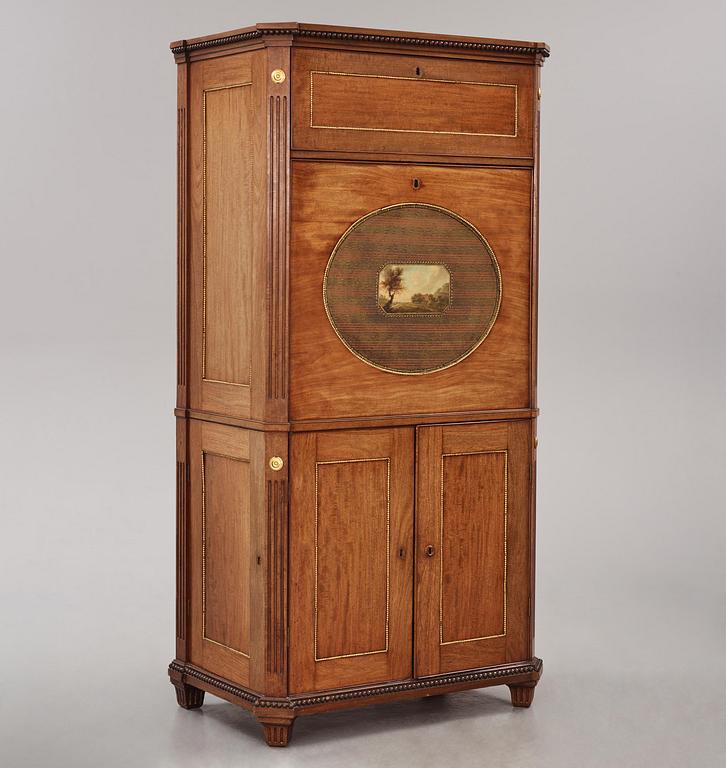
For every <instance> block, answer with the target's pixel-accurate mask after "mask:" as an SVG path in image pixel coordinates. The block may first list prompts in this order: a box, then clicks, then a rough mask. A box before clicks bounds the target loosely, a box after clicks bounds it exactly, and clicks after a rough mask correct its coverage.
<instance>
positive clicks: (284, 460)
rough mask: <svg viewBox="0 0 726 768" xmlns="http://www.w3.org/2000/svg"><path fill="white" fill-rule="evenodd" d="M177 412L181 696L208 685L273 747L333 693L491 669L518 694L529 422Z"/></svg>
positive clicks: (432, 684)
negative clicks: (292, 421) (368, 421)
mask: <svg viewBox="0 0 726 768" xmlns="http://www.w3.org/2000/svg"><path fill="white" fill-rule="evenodd" d="M179 424H180V432H179V435H180V438H179V446H180V465H182V466H183V465H186V467H187V471H186V479H185V478H184V476H183V474H182V475H180V480H179V498H180V502H179V539H178V546H179V563H180V566H179V590H178V620H179V631H178V642H177V647H178V650H177V660H176V661H175V662H173V663H172V665H171V667H170V675H171V678H172V682H173V683H174V685H175V687H176V690H177V696H178V701H179V704H180V706H182V707H184V708H186V709H194V708H197V707H199V706H201V705H202V701H203V692H204V691H209V692H211V693H214V694H217V695H220V696H222V697H223V698H227V699H229V700H230V701H234V702H235V703H238V704H242V705H243V706H246V707H248V708H250V709H252V710H253V712H254V714H255V715H256V716H257V717H258V719H259V720H260V721H261V722H262V723H263V725H265V733H266V737H267V740H268V743H270V744H274V745H283V744H284V743H286V742H287V739H288V738H289V728H290V727H291V724H292V720H293V719H294V717H296V716H297V715H300V714H307V713H310V712H315V711H320V710H322V709H327V708H331V707H345V706H358V705H361V704H367V703H373V702H377V701H384V700H387V699H391V698H399V697H406V696H428V695H434V694H437V693H443V692H448V691H454V690H458V689H460V688H472V687H481V686H487V685H495V684H500V683H501V684H507V685H509V686H510V688H511V689H512V701H513V704H514V705H515V706H528V705H529V703H530V702H531V699H532V691H533V686H534V684H535V683H536V681H537V679H538V678H539V675H540V672H541V662H540V661H539V660H537V659H536V658H535V657H534V648H533V632H532V617H531V603H532V601H531V598H532V579H533V544H534V543H533V530H534V506H533V478H534V471H533V470H534V444H533V443H534V441H533V432H534V430H533V424H534V422H533V421H532V420H530V419H521V420H516V421H502V422H491V423H465V424H443V425H427V426H420V427H412V426H400V427H391V428H377V429H350V430H330V431H320V432H299V433H291V434H287V433H269V432H259V431H253V430H247V429H243V428H240V427H232V426H228V425H220V424H211V423H207V422H200V421H195V420H180V422H179ZM181 459H183V461H182V460H181Z"/></svg>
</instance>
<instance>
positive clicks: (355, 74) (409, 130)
mask: <svg viewBox="0 0 726 768" xmlns="http://www.w3.org/2000/svg"><path fill="white" fill-rule="evenodd" d="M313 75H332V76H335V77H367V78H370V79H372V80H413V81H414V82H417V83H448V84H450V85H481V86H488V87H490V88H513V89H514V133H476V132H472V131H427V130H424V129H414V128H362V127H359V126H352V125H316V124H315V121H314V119H313V93H314V91H313ZM310 127H311V128H325V129H327V130H331V131H374V132H378V131H381V132H384V133H432V134H439V135H443V136H491V137H494V138H496V137H499V138H507V139H515V138H517V135H518V131H519V86H518V85H515V84H512V83H480V82H474V81H471V80H437V79H435V78H426V77H402V76H394V75H366V74H362V73H360V72H323V71H320V70H311V71H310Z"/></svg>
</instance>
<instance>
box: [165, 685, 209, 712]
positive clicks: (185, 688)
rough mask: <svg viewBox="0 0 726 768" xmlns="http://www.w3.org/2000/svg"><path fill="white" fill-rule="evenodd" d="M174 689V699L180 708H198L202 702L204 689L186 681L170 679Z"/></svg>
mask: <svg viewBox="0 0 726 768" xmlns="http://www.w3.org/2000/svg"><path fill="white" fill-rule="evenodd" d="M172 683H173V685H174V688H175V690H176V701H177V704H178V705H179V706H180V707H181V708H182V709H199V707H201V706H202V704H204V691H202V690H200V689H199V688H195V687H194V686H193V685H189V684H188V683H182V682H176V681H174V680H172Z"/></svg>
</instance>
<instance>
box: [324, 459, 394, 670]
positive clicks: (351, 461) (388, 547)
mask: <svg viewBox="0 0 726 768" xmlns="http://www.w3.org/2000/svg"><path fill="white" fill-rule="evenodd" d="M364 461H365V462H368V461H385V462H386V646H385V648H381V649H379V650H375V651H361V652H360V653H343V654H340V655H338V656H322V657H321V656H318V467H320V466H322V465H324V464H357V463H361V462H364ZM314 569H315V589H314V613H315V620H314V622H313V647H314V654H315V661H316V662H317V661H329V660H331V659H349V658H352V657H354V656H371V655H373V654H375V653H388V624H389V613H390V610H389V609H390V598H391V459H390V457H388V456H385V457H380V458H372V459H341V460H339V461H316V462H315V563H314Z"/></svg>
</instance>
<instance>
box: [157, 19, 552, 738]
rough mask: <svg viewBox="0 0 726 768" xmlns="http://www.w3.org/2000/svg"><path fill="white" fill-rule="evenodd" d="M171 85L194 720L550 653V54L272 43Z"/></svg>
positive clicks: (276, 31)
mask: <svg viewBox="0 0 726 768" xmlns="http://www.w3.org/2000/svg"><path fill="white" fill-rule="evenodd" d="M172 50H173V52H174V55H175V58H176V61H177V64H178V188H179V197H178V208H179V217H178V224H179V227H178V274H179V279H178V307H179V311H178V350H177V351H178V369H177V408H176V411H175V413H176V417H177V633H176V634H177V638H176V658H175V659H174V661H173V662H172V663H171V665H170V667H169V674H170V677H171V680H172V683H173V684H174V686H175V688H176V692H177V699H178V702H179V704H180V705H181V706H183V707H185V708H194V707H198V706H201V705H202V703H203V697H204V693H205V692H209V693H213V694H215V695H217V696H220V697H222V698H225V699H227V700H228V701H231V702H233V703H235V704H238V705H240V706H243V707H246V708H247V709H250V710H251V711H252V713H253V714H254V715H255V716H256V717H257V719H258V720H259V721H260V722H261V723H262V725H263V726H264V731H265V736H266V739H267V742H268V743H269V744H271V745H274V746H283V745H285V744H287V741H288V739H289V735H290V732H291V728H292V724H293V721H294V720H295V718H296V717H297V716H300V715H306V714H312V713H315V712H319V711H322V710H326V709H334V708H339V707H350V706H361V705H365V704H369V703H374V702H379V701H385V700H390V699H395V698H403V697H412V696H428V695H434V694H438V693H445V692H451V691H456V690H460V689H464V688H473V687H481V686H487V685H495V684H506V685H508V686H509V687H510V689H511V692H512V703H513V704H514V705H515V706H529V704H530V703H531V701H532V696H533V691H534V686H535V684H536V683H537V680H538V679H539V677H540V674H541V670H542V662H541V661H540V660H539V659H538V658H536V656H535V655H534V647H533V637H534V630H533V604H534V509H535V500H534V487H535V486H534V474H535V472H534V470H535V448H536V437H535V434H536V430H535V424H536V416H537V405H536V330H537V205H538V181H537V176H538V115H539V72H540V65H541V63H542V61H543V60H544V58H545V57H546V56H547V55H548V49H547V47H546V46H545V45H544V44H542V43H525V42H516V41H501V40H490V39H486V38H464V37H447V36H440V35H420V34H415V33H400V32H382V31H380V30H360V29H348V28H338V27H325V26H319V25H304V24H270V25H258V26H255V27H248V28H245V29H240V30H234V31H232V32H229V33H225V34H223V35H213V36H210V37H206V38H197V39H195V40H184V41H180V42H178V43H174V44H173V45H172Z"/></svg>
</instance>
